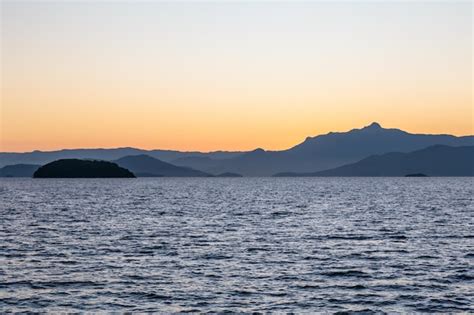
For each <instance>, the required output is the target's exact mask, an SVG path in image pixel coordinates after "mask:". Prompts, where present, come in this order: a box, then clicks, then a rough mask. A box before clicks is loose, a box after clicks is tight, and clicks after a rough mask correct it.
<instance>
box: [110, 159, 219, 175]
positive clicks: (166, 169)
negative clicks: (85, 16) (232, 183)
mask: <svg viewBox="0 0 474 315" xmlns="http://www.w3.org/2000/svg"><path fill="white" fill-rule="evenodd" d="M113 162H115V163H116V164H117V165H118V166H121V167H124V168H126V169H128V170H130V171H132V172H133V173H134V174H135V175H136V176H138V177H167V176H173V177H210V176H212V175H211V174H208V173H205V172H202V171H198V170H194V169H192V168H188V167H181V166H176V165H173V164H170V163H167V162H163V161H161V160H159V159H155V158H153V157H151V156H149V155H146V154H139V155H129V156H125V157H123V158H120V159H118V160H115V161H113Z"/></svg>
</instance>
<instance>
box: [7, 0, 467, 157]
mask: <svg viewBox="0 0 474 315" xmlns="http://www.w3.org/2000/svg"><path fill="white" fill-rule="evenodd" d="M0 26H1V42H0V48H1V49H0V52H1V78H0V79H1V105H0V106H1V112H0V114H1V119H0V123H1V128H0V151H12V152H23V151H32V150H55V149H62V148H96V147H104V148H110V147H125V146H132V147H139V148H144V149H176V150H184V151H190V150H200V151H213V150H252V149H254V148H257V147H261V148H264V149H269V150H278V149H286V148H289V147H291V146H293V145H296V144H297V143H300V142H302V141H303V140H304V139H305V138H306V137H307V136H315V135H318V134H323V133H327V132H330V131H346V130H350V129H352V128H360V127H362V126H365V125H368V124H370V123H371V122H373V121H377V122H379V123H380V124H381V125H382V126H383V127H390V128H400V129H403V130H406V131H409V132H414V133H448V134H455V135H468V134H474V131H473V128H474V127H473V125H474V114H473V90H474V88H473V79H472V75H473V62H472V58H473V2H470V1H463V2H455V1H446V2H443V1H425V2H408V1H394V2H383V1H371V2H362V1H344V2H329V1H327V2H269V1H266V2H257V1H246V2H243V1H234V2H184V1H178V2H158V1H146V2H132V1H128V2H127V1H122V2H114V1H62V2H53V1H48V2H46V1H30V2H28V1H5V0H3V1H2V2H1V24H0Z"/></svg>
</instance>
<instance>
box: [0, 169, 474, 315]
mask: <svg viewBox="0 0 474 315" xmlns="http://www.w3.org/2000/svg"><path fill="white" fill-rule="evenodd" d="M473 184H474V180H473V179H472V178H148V179H64V180H63V179H34V180H33V179H13V178H12V179H0V311H1V312H2V313H4V312H8V311H13V312H16V311H27V312H46V311H47V312H62V311H65V312H75V311H85V312H96V311H117V312H126V311H131V312H148V311H151V312H162V313H170V312H199V313H205V312H218V313H220V312H237V313H241V312H295V313H305V312H306V313H314V312H331V313H332V312H340V311H342V312H343V311H349V312H351V311H366V312H370V311H374V312H403V313H405V312H426V313H435V312H443V313H446V312H474V191H473V189H474V188H473V187H474V185H473Z"/></svg>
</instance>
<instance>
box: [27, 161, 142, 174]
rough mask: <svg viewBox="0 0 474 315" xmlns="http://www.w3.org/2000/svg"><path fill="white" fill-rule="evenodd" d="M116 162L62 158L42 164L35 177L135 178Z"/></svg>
mask: <svg viewBox="0 0 474 315" xmlns="http://www.w3.org/2000/svg"><path fill="white" fill-rule="evenodd" d="M134 177H135V175H134V174H133V173H132V172H130V171H129V170H127V169H126V168H123V167H120V166H118V165H117V164H115V163H112V162H106V161H95V160H79V159H62V160H57V161H54V162H51V163H48V164H46V165H43V166H41V167H40V168H38V169H37V170H36V172H34V174H33V178H134Z"/></svg>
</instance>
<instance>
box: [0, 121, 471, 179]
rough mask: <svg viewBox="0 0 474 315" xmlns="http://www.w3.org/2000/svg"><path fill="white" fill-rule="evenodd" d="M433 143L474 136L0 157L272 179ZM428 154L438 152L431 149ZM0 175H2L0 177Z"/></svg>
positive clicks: (394, 134)
mask: <svg viewBox="0 0 474 315" xmlns="http://www.w3.org/2000/svg"><path fill="white" fill-rule="evenodd" d="M433 145H444V146H451V147H459V146H473V145H474V136H463V137H457V136H452V135H431V134H412V133H408V132H406V131H403V130H400V129H387V128H383V127H382V126H380V124H378V123H372V124H370V125H368V126H365V127H363V128H360V129H352V130H350V131H347V132H330V133H328V134H324V135H319V136H316V137H308V138H306V139H305V140H304V141H303V142H302V143H300V144H297V145H295V146H293V147H291V148H289V149H286V150H281V151H266V150H263V149H260V148H259V149H255V150H253V151H247V152H240V151H232V152H227V151H216V152H207V153H206V152H180V151H171V150H141V149H136V148H117V149H75V150H59V151H49V152H42V151H33V152H26V153H11V152H4V153H0V167H3V166H6V165H12V164H35V165H42V164H45V163H49V162H51V161H54V160H57V159H64V158H79V159H98V160H108V161H114V162H116V163H117V164H119V165H120V166H122V167H125V168H127V165H128V166H129V167H130V170H131V171H132V172H134V173H138V176H210V175H218V174H225V173H235V174H241V175H243V176H272V175H274V174H277V173H298V174H299V173H303V174H305V173H307V174H313V173H318V172H321V171H325V170H332V169H335V168H339V167H341V166H347V165H349V164H353V163H356V162H359V161H360V162H362V161H361V160H363V159H365V158H367V157H372V156H374V155H383V154H385V153H389V152H398V153H409V152H413V151H417V150H422V149H425V148H427V147H430V146H433ZM430 152H431V151H430ZM432 153H433V154H436V152H434V151H433V152H432ZM145 155H146V156H147V157H145ZM133 156H135V157H134V158H133ZM125 157H127V158H126V159H125ZM151 158H153V160H151ZM431 158H434V157H431ZM1 174H2V173H1V171H0V176H1ZM185 174H186V175H185Z"/></svg>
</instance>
